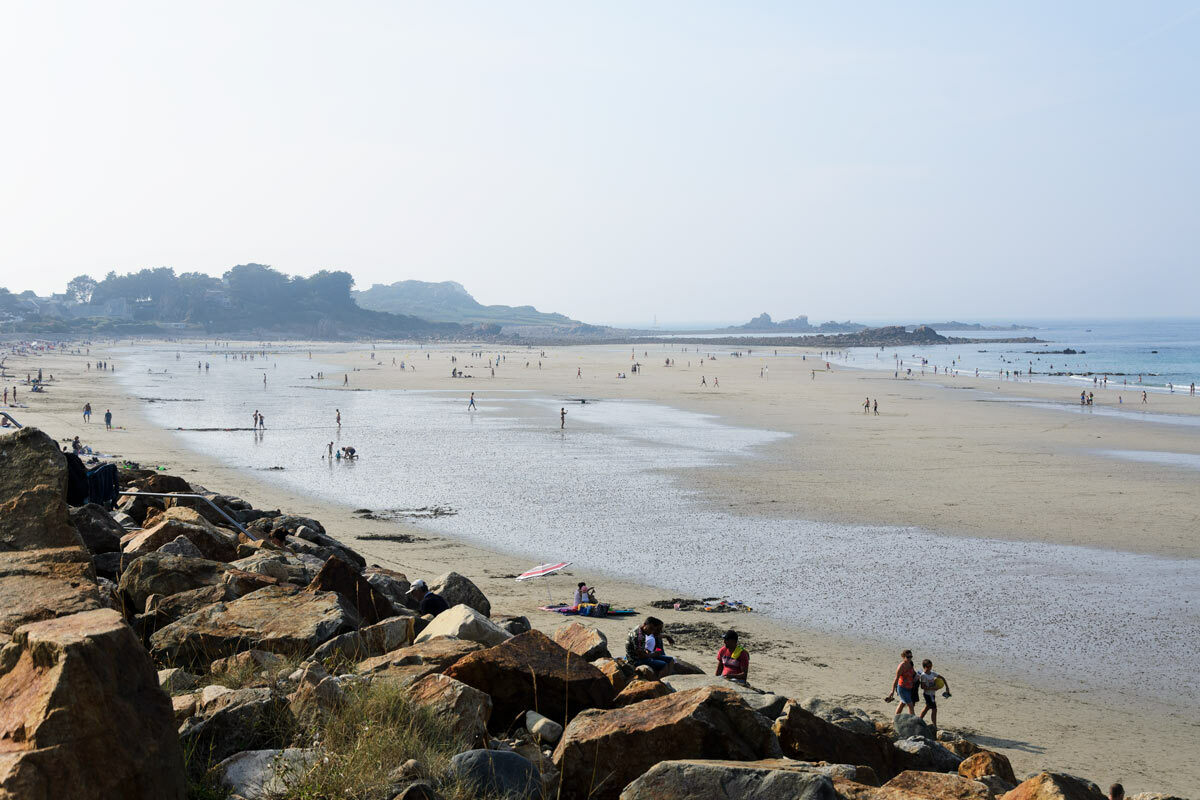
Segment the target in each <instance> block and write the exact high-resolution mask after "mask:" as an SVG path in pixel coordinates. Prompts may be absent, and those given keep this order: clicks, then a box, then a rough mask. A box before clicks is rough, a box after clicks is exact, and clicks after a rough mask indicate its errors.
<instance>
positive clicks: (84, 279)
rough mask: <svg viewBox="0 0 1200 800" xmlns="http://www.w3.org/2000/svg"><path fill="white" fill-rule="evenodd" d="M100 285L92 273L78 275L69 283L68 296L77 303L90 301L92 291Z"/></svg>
mask: <svg viewBox="0 0 1200 800" xmlns="http://www.w3.org/2000/svg"><path fill="white" fill-rule="evenodd" d="M98 285H99V284H98V283H97V282H96V279H95V278H93V277H92V276H90V275H76V276H75V277H74V278H72V279H71V282H70V283H68V284H67V297H69V298H71V299H72V300H74V301H75V302H76V303H80V304H84V303H90V302H91V301H92V292H94V291H96V286H98Z"/></svg>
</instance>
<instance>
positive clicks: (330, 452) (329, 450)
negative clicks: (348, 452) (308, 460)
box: [325, 442, 333, 459]
mask: <svg viewBox="0 0 1200 800" xmlns="http://www.w3.org/2000/svg"><path fill="white" fill-rule="evenodd" d="M325 450H326V452H328V453H329V458H330V459H332V458H333V442H330V443H329V444H328V446H326V448H325Z"/></svg>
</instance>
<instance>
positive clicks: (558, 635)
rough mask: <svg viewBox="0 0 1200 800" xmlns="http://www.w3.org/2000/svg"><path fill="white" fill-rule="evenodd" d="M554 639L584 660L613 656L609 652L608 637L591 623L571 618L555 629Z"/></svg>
mask: <svg viewBox="0 0 1200 800" xmlns="http://www.w3.org/2000/svg"><path fill="white" fill-rule="evenodd" d="M554 641H555V642H557V643H558V644H559V645H560V646H562V647H563V648H565V649H567V650H569V651H571V652H572V653H574V654H575V655H577V656H579V657H580V658H582V659H583V660H584V661H595V660H596V659H598V658H612V655H611V654H610V653H609V652H608V637H607V636H605V635H604V634H603V633H601V632H600V631H599V630H597V629H596V628H594V627H593V626H591V625H584V624H583V623H582V622H579V621H577V620H571V621H570V622H568V623H567V624H565V625H560V626H559V627H558V629H557V630H556V631H554Z"/></svg>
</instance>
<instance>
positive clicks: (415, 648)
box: [356, 637, 483, 683]
mask: <svg viewBox="0 0 1200 800" xmlns="http://www.w3.org/2000/svg"><path fill="white" fill-rule="evenodd" d="M482 649H483V645H481V644H479V643H478V642H468V641H464V640H462V639H448V638H446V637H441V638H437V639H430V640H428V641H425V642H419V643H417V644H414V645H409V646H408V647H401V648H398V649H396V650H392V651H391V652H389V653H384V654H383V655H381V656H376V657H374V658H368V659H366V660H364V661H362V662H360V663H359V664H358V667H357V668H356V669H357V671H358V672H359V673H361V674H371V675H373V676H379V677H385V678H390V679H397V680H400V681H401V682H402V683H415V682H416V681H418V680H420V679H421V678H424V677H425V676H426V675H432V674H433V673H435V672H441V671H442V670H444V669H446V668H447V667H449V666H450V665H452V664H454V663H456V662H458V661H459V660H460V659H462V658H463V657H464V656H466V655H468V654H469V653H474V652H475V651H476V650H482Z"/></svg>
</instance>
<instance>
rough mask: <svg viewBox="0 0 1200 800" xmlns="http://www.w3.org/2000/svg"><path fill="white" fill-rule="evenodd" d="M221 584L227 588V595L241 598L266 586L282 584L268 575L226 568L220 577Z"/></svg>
mask: <svg viewBox="0 0 1200 800" xmlns="http://www.w3.org/2000/svg"><path fill="white" fill-rule="evenodd" d="M221 582H222V583H224V584H225V585H226V586H228V587H229V593H230V594H231V595H232V596H233V597H242V596H244V595H248V594H250V593H251V592H257V591H258V590H259V589H264V588H266V587H267V586H279V585H280V583H282V581H280V580H279V579H278V578H272V577H271V576H270V575H262V574H260V573H257V572H247V571H246V570H244V569H236V568H235V567H228V568H227V569H226V570H225V574H224V575H222V576H221Z"/></svg>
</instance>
